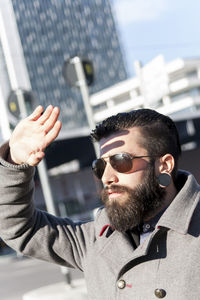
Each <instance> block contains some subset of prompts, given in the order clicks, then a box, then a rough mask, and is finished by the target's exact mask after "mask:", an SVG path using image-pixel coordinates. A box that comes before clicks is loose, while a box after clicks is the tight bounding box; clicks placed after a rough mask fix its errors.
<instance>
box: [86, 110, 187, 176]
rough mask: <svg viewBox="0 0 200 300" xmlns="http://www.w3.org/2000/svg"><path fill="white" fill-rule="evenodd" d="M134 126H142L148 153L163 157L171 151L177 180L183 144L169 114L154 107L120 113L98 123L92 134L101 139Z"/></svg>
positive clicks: (143, 141)
mask: <svg viewBox="0 0 200 300" xmlns="http://www.w3.org/2000/svg"><path fill="white" fill-rule="evenodd" d="M132 127H139V128H140V130H141V133H142V135H143V139H142V146H143V147H144V148H145V149H146V150H147V151H148V155H150V156H158V157H161V156H163V155H165V154H167V153H169V154H171V155H172V156H173V157H174V160H175V167H174V170H173V172H172V176H173V179H174V180H175V179H176V172H177V168H178V159H179V157H180V155H181V146H180V141H179V135H178V131H177V128H176V125H175V123H174V122H173V121H172V119H170V118H169V117H168V116H165V115H162V114H160V113H158V112H157V111H155V110H152V109H138V110H133V111H130V112H127V113H119V114H117V115H114V116H111V117H109V118H107V119H105V120H104V121H103V122H101V123H100V124H98V125H97V126H96V128H95V129H94V130H93V131H92V133H91V136H92V138H93V139H94V140H96V141H100V140H101V139H102V138H104V137H107V136H109V135H111V134H113V133H115V132H119V131H121V130H123V129H128V128H132Z"/></svg>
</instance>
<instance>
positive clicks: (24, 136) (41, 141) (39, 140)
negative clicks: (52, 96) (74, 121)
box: [9, 105, 61, 166]
mask: <svg viewBox="0 0 200 300" xmlns="http://www.w3.org/2000/svg"><path fill="white" fill-rule="evenodd" d="M42 112H43V107H42V106H41V105H40V106H38V107H37V108H36V109H35V110H34V112H33V113H32V114H31V115H30V116H28V117H27V118H25V119H24V120H22V121H20V122H19V124H18V125H17V126H16V128H15V129H14V131H13V133H12V135H11V138H10V142H9V146H10V156H11V160H12V161H13V162H14V163H16V164H22V163H27V164H29V165H30V166H36V165H37V164H38V163H39V162H40V161H41V160H42V158H43V157H44V155H45V154H44V150H45V148H46V147H47V146H48V145H49V144H50V143H51V142H52V141H53V140H54V139H55V138H56V137H57V136H58V134H59V132H60V129H61V122H60V121H58V120H57V119H58V116H59V108H58V107H53V106H52V105H49V106H48V107H47V108H46V110H45V111H44V113H43V114H42Z"/></svg>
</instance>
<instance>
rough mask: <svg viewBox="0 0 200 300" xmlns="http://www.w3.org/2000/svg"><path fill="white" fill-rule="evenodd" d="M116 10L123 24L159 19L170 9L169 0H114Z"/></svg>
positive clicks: (117, 16) (119, 20) (118, 18)
mask: <svg viewBox="0 0 200 300" xmlns="http://www.w3.org/2000/svg"><path fill="white" fill-rule="evenodd" d="M113 6H114V12H115V14H116V18H117V20H118V22H119V23H120V24H122V25H126V24H130V23H134V22H141V21H150V20H154V19H157V18H158V17H159V16H160V15H161V14H162V13H163V12H165V11H166V10H167V9H168V0H113Z"/></svg>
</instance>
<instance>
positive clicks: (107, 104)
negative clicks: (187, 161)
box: [90, 55, 200, 122]
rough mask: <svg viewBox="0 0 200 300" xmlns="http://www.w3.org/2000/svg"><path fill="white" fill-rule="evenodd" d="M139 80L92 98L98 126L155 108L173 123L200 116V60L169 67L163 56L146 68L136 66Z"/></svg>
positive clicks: (172, 63)
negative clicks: (127, 113)
mask: <svg viewBox="0 0 200 300" xmlns="http://www.w3.org/2000/svg"><path fill="white" fill-rule="evenodd" d="M135 69H136V74H137V76H135V77H133V78H130V79H127V80H125V81H122V82H120V83H118V84H115V85H113V86H111V87H109V88H107V89H104V90H102V91H100V92H98V93H95V94H93V95H92V96H91V99H90V102H91V105H92V107H93V110H94V119H95V121H96V122H100V121H102V120H103V119H104V118H105V117H108V116H110V115H112V114H115V113H118V112H121V111H130V110H132V109H138V108H143V107H146V108H152V109H156V110H157V111H159V112H161V113H164V114H167V115H169V116H171V117H172V118H173V119H175V120H178V119H184V118H191V117H196V116H199V115H200V59H187V60H186V59H181V58H177V59H175V60H174V61H171V62H169V63H165V61H164V58H163V57H162V56H161V55H160V56H158V57H156V58H155V59H154V60H153V61H151V62H150V63H149V64H147V65H145V66H144V67H142V66H141V65H140V63H139V62H136V63H135Z"/></svg>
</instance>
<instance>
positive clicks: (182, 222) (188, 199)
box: [157, 171, 200, 234]
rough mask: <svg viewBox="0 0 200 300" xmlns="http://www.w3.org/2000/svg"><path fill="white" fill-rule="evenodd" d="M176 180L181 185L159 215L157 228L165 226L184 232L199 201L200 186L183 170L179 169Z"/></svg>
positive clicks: (186, 230)
mask: <svg viewBox="0 0 200 300" xmlns="http://www.w3.org/2000/svg"><path fill="white" fill-rule="evenodd" d="M178 182H180V183H181V182H182V185H183V187H182V188H181V190H180V191H179V192H178V194H177V195H176V197H175V198H174V200H173V201H172V203H171V204H170V206H169V207H168V208H167V210H166V211H165V212H164V213H163V215H162V216H161V218H160V220H159V221H158V223H157V228H159V227H167V228H169V229H172V230H174V231H177V232H179V233H181V234H186V233H187V232H188V228H189V224H190V221H191V218H192V215H193V213H194V210H195V208H196V206H197V204H198V202H199V195H200V194H199V192H200V186H199V185H198V183H197V182H196V180H195V178H194V176H193V175H192V174H190V173H188V172H185V171H179V173H178ZM184 182H185V183H184Z"/></svg>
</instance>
